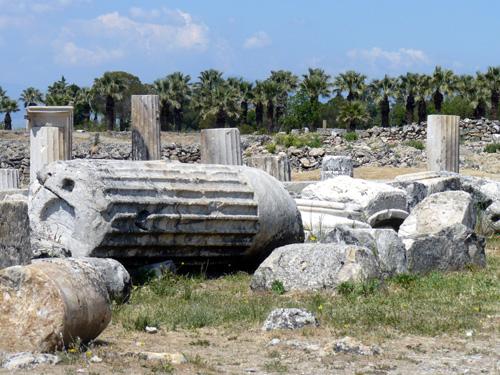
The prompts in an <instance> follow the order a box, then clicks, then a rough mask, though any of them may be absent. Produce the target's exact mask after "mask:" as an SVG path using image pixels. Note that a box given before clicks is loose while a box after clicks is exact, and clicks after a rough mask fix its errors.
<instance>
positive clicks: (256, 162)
mask: <svg viewBox="0 0 500 375" xmlns="http://www.w3.org/2000/svg"><path fill="white" fill-rule="evenodd" d="M247 165H248V166H249V167H252V168H258V169H261V170H263V171H265V172H267V173H269V174H270V175H271V176H273V177H274V178H276V179H277V180H278V181H291V180H292V172H291V168H290V161H289V160H288V156H286V154H281V155H265V156H253V157H251V158H248V160H247Z"/></svg>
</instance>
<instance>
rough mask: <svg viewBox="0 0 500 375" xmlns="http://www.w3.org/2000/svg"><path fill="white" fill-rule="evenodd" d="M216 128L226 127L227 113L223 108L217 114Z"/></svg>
mask: <svg viewBox="0 0 500 375" xmlns="http://www.w3.org/2000/svg"><path fill="white" fill-rule="evenodd" d="M215 127H216V128H225V127H226V113H225V112H224V110H223V109H222V108H219V111H218V112H217V116H216V118H215Z"/></svg>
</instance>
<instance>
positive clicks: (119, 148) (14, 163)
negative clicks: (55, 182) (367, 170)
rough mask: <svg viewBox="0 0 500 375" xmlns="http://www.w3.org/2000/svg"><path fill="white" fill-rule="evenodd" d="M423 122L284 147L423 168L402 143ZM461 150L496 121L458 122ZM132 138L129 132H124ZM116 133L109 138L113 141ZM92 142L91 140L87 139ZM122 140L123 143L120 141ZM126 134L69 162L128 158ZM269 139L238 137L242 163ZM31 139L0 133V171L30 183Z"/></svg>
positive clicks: (193, 150)
mask: <svg viewBox="0 0 500 375" xmlns="http://www.w3.org/2000/svg"><path fill="white" fill-rule="evenodd" d="M426 126H427V124H426V123H422V124H420V125H417V124H413V125H406V126H403V127H394V128H380V127H374V128H370V129H366V130H360V131H358V136H359V139H358V141H355V142H348V141H346V140H345V139H344V138H343V137H342V133H344V132H345V130H343V129H320V131H321V133H320V134H321V138H322V141H323V146H322V147H319V148H310V147H303V148H294V147H289V148H283V147H278V149H277V152H278V151H283V152H286V154H287V155H288V157H289V159H290V163H291V166H292V168H293V169H294V170H310V169H316V168H320V167H321V160H322V158H323V156H324V155H325V154H332V155H345V156H350V157H351V158H352V159H353V161H354V166H355V167H359V166H399V167H416V166H424V163H425V162H426V153H425V150H418V149H416V148H414V147H409V146H407V145H406V144H405V142H408V141H411V140H420V141H421V142H422V143H423V144H424V145H425V138H426ZM460 128H461V131H460V132H461V138H462V141H463V145H462V147H465V148H466V149H467V150H470V151H471V152H473V153H475V154H479V153H481V152H482V150H483V149H484V146H485V145H486V144H488V143H491V142H492V141H493V135H494V134H500V121H490V120H487V119H482V120H469V119H464V120H462V121H461V122H460ZM128 134H130V133H128ZM114 135H115V134H114V133H113V134H111V136H112V139H113V136H114ZM90 138H92V137H90ZM118 138H121V140H118ZM123 139H130V137H127V134H124V133H120V137H117V139H116V142H115V141H114V139H113V141H112V142H109V141H108V142H105V141H99V142H96V141H93V140H91V139H89V140H86V141H75V142H74V143H73V158H75V159H86V158H89V159H115V160H118V159H124V160H128V159H130V158H131V152H132V147H131V142H124V141H123ZM271 141H272V138H271V137H270V136H268V135H243V136H242V137H241V142H242V150H243V159H244V160H246V158H248V157H250V156H254V155H260V154H265V153H267V150H266V144H268V143H269V142H271ZM28 144H29V138H28V136H27V134H26V133H25V132H0V168H16V169H19V170H20V175H21V176H22V183H24V184H26V183H27V182H28V181H29V146H28ZM161 154H162V158H163V159H166V160H178V161H180V162H182V163H198V162H200V145H199V144H198V143H193V144H189V145H186V144H179V143H164V144H163V145H162V148H161ZM461 167H466V168H476V169H477V168H478V166H477V165H476V164H474V163H472V162H469V161H468V160H465V159H463V158H461Z"/></svg>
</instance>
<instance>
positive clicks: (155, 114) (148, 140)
mask: <svg viewBox="0 0 500 375" xmlns="http://www.w3.org/2000/svg"><path fill="white" fill-rule="evenodd" d="M159 114H160V100H159V97H158V95H132V160H160V159H161V133H160V117H159Z"/></svg>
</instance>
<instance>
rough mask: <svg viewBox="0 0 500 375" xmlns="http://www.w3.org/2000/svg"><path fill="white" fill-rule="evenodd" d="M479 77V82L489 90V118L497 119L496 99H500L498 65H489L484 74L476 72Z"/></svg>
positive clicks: (499, 72)
mask: <svg viewBox="0 0 500 375" xmlns="http://www.w3.org/2000/svg"><path fill="white" fill-rule="evenodd" d="M478 75H479V77H481V78H482V79H481V82H480V83H481V84H482V85H484V86H485V87H487V88H488V89H489V90H490V105H491V111H490V113H491V115H490V116H491V119H492V120H497V119H498V101H499V100H500V67H498V66H495V67H493V66H490V67H488V71H487V72H486V73H485V74H484V75H481V74H478Z"/></svg>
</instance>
